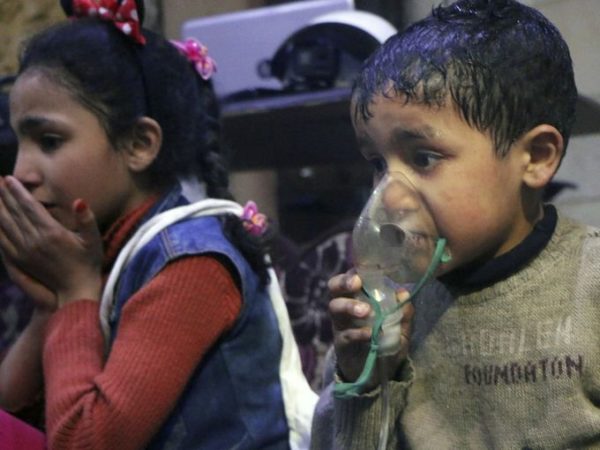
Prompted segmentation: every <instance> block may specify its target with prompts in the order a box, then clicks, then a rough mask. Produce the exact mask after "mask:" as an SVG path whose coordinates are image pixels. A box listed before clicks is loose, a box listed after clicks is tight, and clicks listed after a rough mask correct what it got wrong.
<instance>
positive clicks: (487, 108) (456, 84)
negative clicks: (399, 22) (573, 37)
mask: <svg viewBox="0 0 600 450" xmlns="http://www.w3.org/2000/svg"><path fill="white" fill-rule="evenodd" d="M378 94H382V95H385V96H388V97H396V96H403V97H405V99H406V101H407V102H417V103H422V104H425V105H429V106H441V105H444V104H445V103H446V102H447V99H448V98H450V99H452V101H453V103H454V105H455V106H456V107H457V109H458V110H459V112H460V114H461V115H462V117H463V118H464V120H465V121H466V122H467V123H468V124H469V125H470V126H471V127H474V128H476V129H478V130H479V131H481V132H488V133H490V135H491V137H492V139H493V142H494V144H495V147H496V152H497V153H498V155H500V156H504V155H506V154H507V153H508V151H509V149H510V147H511V145H512V143H513V142H515V140H517V139H518V138H519V137H520V136H521V135H522V134H523V133H524V132H526V131H528V130H530V129H531V128H533V127H535V126H537V125H539V124H550V125H553V126H554V127H556V128H557V129H558V131H559V132H560V133H561V134H562V136H563V139H564V142H565V148H566V145H567V142H568V140H569V136H570V133H571V128H572V126H573V122H574V120H575V104H576V101H577V89H576V87H575V80H574V75H573V67H572V62H571V57H570V54H569V49H568V47H567V44H566V43H565V41H564V40H563V38H562V37H561V35H560V33H559V31H558V30H557V29H556V27H555V26H553V25H552V24H551V23H550V22H549V21H548V20H547V19H546V18H545V17H544V16H543V15H542V14H541V13H540V12H538V11H536V10H535V9H533V8H530V7H527V6H525V5H522V4H520V3H518V2H516V1H513V0H460V1H457V2H456V3H453V4H452V5H450V6H447V7H442V6H439V7H437V8H435V9H434V10H433V11H432V14H431V15H430V16H428V17H427V18H425V19H423V20H421V21H419V22H416V23H415V24H413V25H411V26H410V27H408V28H407V29H406V30H405V31H404V32H401V33H398V34H397V35H395V36H393V37H391V38H390V39H388V41H387V42H385V43H384V44H383V45H382V46H381V47H380V48H379V49H378V50H377V51H376V52H375V53H374V54H373V55H371V57H369V59H368V60H367V61H366V62H365V65H364V68H363V70H362V72H361V74H360V75H359V77H358V78H357V80H356V83H355V86H354V92H353V101H354V107H355V108H354V111H353V115H354V118H355V119H362V120H369V118H370V116H371V115H370V111H369V107H370V104H371V102H372V100H373V98H374V96H375V95H378Z"/></svg>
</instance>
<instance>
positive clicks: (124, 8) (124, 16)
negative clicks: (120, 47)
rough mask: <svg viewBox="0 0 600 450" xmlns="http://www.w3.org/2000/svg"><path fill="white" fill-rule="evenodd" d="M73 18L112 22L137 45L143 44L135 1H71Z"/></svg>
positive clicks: (143, 38) (144, 41) (144, 39)
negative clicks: (89, 18)
mask: <svg viewBox="0 0 600 450" xmlns="http://www.w3.org/2000/svg"><path fill="white" fill-rule="evenodd" d="M73 16H74V17H97V18H98V19H100V20H105V21H107V22H112V23H114V25H115V26H116V27H117V28H118V29H119V30H121V32H122V33H123V34H125V35H126V36H128V37H130V38H131V39H133V40H134V41H135V42H137V43H138V44H145V43H146V38H145V37H144V35H143V34H142V27H141V25H140V19H139V15H138V10H137V5H136V3H135V0H123V1H122V2H120V3H119V2H118V1H117V0H73Z"/></svg>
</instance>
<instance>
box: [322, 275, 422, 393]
mask: <svg viewBox="0 0 600 450" xmlns="http://www.w3.org/2000/svg"><path fill="white" fill-rule="evenodd" d="M328 287H329V292H330V295H331V297H332V298H333V299H332V300H331V302H330V303H329V312H330V314H331V318H332V323H333V334H334V347H335V352H336V357H337V365H338V370H339V371H340V375H341V376H342V378H343V379H344V381H348V382H353V381H356V379H357V378H358V377H359V375H360V374H361V372H362V370H363V367H364V364H365V360H366V358H367V354H368V353H369V344H370V340H371V325H372V323H373V320H372V319H373V317H372V316H373V313H372V309H371V306H370V305H369V304H368V303H366V302H364V301H361V300H357V299H355V298H353V297H354V296H357V295H358V294H359V293H360V290H361V287H362V283H361V280H360V278H359V276H358V275H356V273H355V272H354V271H349V272H347V273H345V274H342V275H337V276H335V277H333V278H331V279H330V280H329V283H328ZM407 297H408V293H407V292H406V291H403V292H399V293H398V300H399V301H404V300H406V299H407ZM402 312H403V317H402V319H401V322H400V326H401V334H402V336H401V345H400V349H399V351H398V353H397V354H395V355H390V356H389V357H386V367H387V368H388V372H389V373H388V374H387V377H388V378H392V377H393V376H394V374H395V373H396V371H397V369H398V366H399V364H401V362H402V361H404V359H405V358H406V355H407V354H408V343H409V339H410V330H411V323H412V317H413V315H414V308H413V306H412V304H411V303H410V302H409V303H407V304H406V305H405V306H404V307H403V310H402ZM376 372H377V371H375V373H374V376H373V378H372V379H371V381H370V383H369V385H370V386H371V387H374V386H376V385H377V384H378V383H379V376H378V374H377V373H376Z"/></svg>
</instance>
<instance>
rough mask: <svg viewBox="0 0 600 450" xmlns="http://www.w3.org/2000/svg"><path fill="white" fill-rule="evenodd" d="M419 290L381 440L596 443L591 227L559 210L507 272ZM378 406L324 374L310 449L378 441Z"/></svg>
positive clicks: (400, 443) (599, 408)
mask: <svg viewBox="0 0 600 450" xmlns="http://www.w3.org/2000/svg"><path fill="white" fill-rule="evenodd" d="M433 294H435V295H433ZM424 297H425V296H420V298H421V299H423V300H421V302H420V303H417V304H416V305H415V306H416V309H417V314H416V317H415V323H414V331H413V343H412V344H413V346H412V349H411V362H412V368H411V370H405V374H404V377H403V380H404V381H400V380H396V381H391V382H390V392H391V423H390V436H389V445H388V447H387V448H388V449H397V448H410V449H436V450H441V449H453V450H455V449H461V450H462V449H568V448H569V449H570V448H599V449H600V230H598V229H595V228H590V227H585V226H582V225H579V224H576V223H574V222H573V221H571V220H568V219H566V218H564V217H559V220H558V224H557V227H556V230H555V233H554V235H553V236H552V238H551V240H550V242H549V243H548V245H547V246H546V248H545V249H544V250H542V252H541V253H540V254H539V255H538V257H536V258H534V259H533V260H532V261H530V262H529V263H528V264H527V265H526V266H525V267H524V268H523V269H522V270H520V271H518V272H517V273H516V274H514V275H512V276H511V277H509V278H508V279H505V280H503V281H500V282H498V283H496V284H494V285H493V286H490V287H487V288H485V289H482V290H479V291H476V292H451V291H450V290H448V288H446V287H445V286H443V285H441V284H438V285H437V286H436V287H435V292H434V293H431V292H430V293H429V295H428V296H427V297H428V298H427V299H424ZM407 374H408V375H407ZM380 414H381V399H380V395H379V392H378V391H375V392H372V393H370V394H367V395H364V396H362V397H359V398H354V399H349V400H340V399H335V400H334V399H333V397H332V396H331V386H330V387H329V388H328V389H326V390H324V392H323V393H322V396H321V400H320V403H319V405H318V407H317V412H316V415H315V419H314V426H313V441H312V449H327V450H330V449H333V448H336V449H344V450H351V449H357V450H365V449H375V448H377V443H378V434H379V430H380V417H381V416H380Z"/></svg>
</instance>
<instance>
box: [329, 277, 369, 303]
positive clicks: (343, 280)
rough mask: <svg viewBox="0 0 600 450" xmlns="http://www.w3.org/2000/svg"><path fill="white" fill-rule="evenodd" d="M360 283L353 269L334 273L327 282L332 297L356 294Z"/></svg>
mask: <svg viewBox="0 0 600 450" xmlns="http://www.w3.org/2000/svg"><path fill="white" fill-rule="evenodd" d="M361 285H362V284H361V281H360V278H359V276H358V275H356V273H355V272H354V271H349V272H346V273H343V274H340V275H336V276H334V277H332V278H330V279H329V281H328V283H327V287H328V288H329V292H330V294H331V296H332V297H338V296H342V295H351V294H356V293H357V292H358V291H360V288H361Z"/></svg>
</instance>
